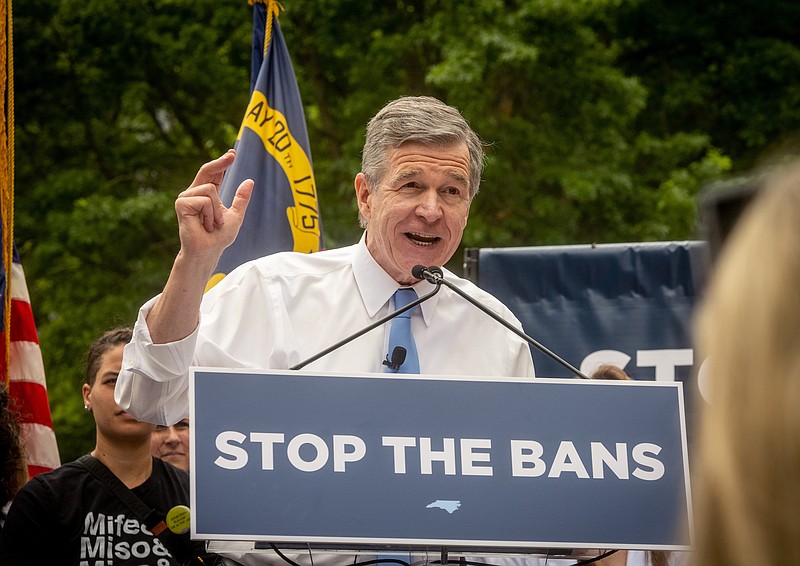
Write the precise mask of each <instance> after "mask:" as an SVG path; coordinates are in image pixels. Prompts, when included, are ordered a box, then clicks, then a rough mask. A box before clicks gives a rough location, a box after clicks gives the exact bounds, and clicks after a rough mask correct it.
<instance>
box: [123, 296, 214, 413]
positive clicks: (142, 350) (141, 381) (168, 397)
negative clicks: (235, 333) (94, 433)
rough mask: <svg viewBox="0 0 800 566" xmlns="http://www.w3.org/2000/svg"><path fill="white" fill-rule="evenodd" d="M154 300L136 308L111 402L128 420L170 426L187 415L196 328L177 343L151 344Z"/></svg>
mask: <svg viewBox="0 0 800 566" xmlns="http://www.w3.org/2000/svg"><path fill="white" fill-rule="evenodd" d="M157 300H158V297H154V298H153V299H151V300H149V301H148V302H147V303H145V304H144V305H143V306H142V308H141V309H139V315H138V317H137V319H136V324H135V325H134V328H133V339H132V340H131V342H130V343H129V344H127V345H126V346H125V349H124V351H123V355H122V368H121V370H120V372H119V377H118V379H117V385H116V388H115V390H114V400H115V401H116V402H117V404H118V405H119V406H120V407H121V408H122V409H123V410H124V411H126V412H127V413H128V414H129V415H131V416H132V417H134V418H136V419H139V420H141V421H147V422H151V423H156V424H161V425H167V426H169V425H172V424H174V423H176V422H178V421H179V420H181V419H182V418H184V417H186V416H187V415H188V414H189V395H188V392H189V380H188V374H189V367H190V366H191V364H192V357H193V356H194V350H195V346H196V344H197V336H198V329H199V326H198V327H197V328H195V329H194V331H193V332H192V333H191V334H190V335H189V336H187V337H186V338H184V339H182V340H179V341H177V342H170V343H168V344H153V340H152V338H151V337H150V331H149V329H148V328H147V322H146V319H147V315H148V313H149V312H150V309H152V307H153V305H154V304H155V302H156V301H157Z"/></svg>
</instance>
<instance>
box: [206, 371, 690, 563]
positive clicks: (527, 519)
mask: <svg viewBox="0 0 800 566" xmlns="http://www.w3.org/2000/svg"><path fill="white" fill-rule="evenodd" d="M190 407H191V414H190V416H191V422H192V427H193V428H192V436H191V445H192V446H191V514H192V516H191V534H192V538H195V539H205V540H209V541H215V542H214V544H215V545H217V546H219V545H220V544H222V545H223V546H224V543H225V541H229V542H230V545H231V547H232V548H235V547H237V546H238V547H241V546H242V545H243V544H247V543H253V548H258V547H263V548H268V547H270V545H275V546H276V547H278V548H280V549H288V550H289V551H291V549H298V548H300V549H304V552H308V551H309V550H310V551H312V552H317V551H319V552H322V551H326V550H333V551H335V552H338V551H345V550H346V551H361V552H362V553H363V552H373V553H375V552H378V551H381V552H383V551H386V550H391V549H412V550H415V551H418V552H423V553H424V552H432V553H438V552H440V550H442V549H447V550H449V552H451V553H456V552H457V553H466V554H470V555H484V554H485V555H492V554H497V553H501V554H502V553H512V554H519V555H526V554H542V553H545V552H546V553H548V554H552V553H553V551H554V549H555V550H556V551H557V550H558V549H562V550H563V551H564V552H565V553H566V552H569V551H571V550H572V549H598V548H606V549H607V548H619V549H652V550H688V548H689V546H690V538H691V520H690V517H691V506H690V499H691V494H690V486H689V471H688V458H687V445H686V430H685V415H684V406H683V392H682V384H681V383H665V382H642V381H625V382H622V381H603V380H591V381H586V380H577V379H542V378H538V379H535V380H530V379H502V380H499V379H496V378H486V379H481V378H464V377H449V376H436V375H413V376H412V375H398V374H385V375H381V374H364V375H352V374H347V375H344V374H335V373H320V372H306V371H303V372H286V371H283V372H281V371H244V370H235V371H234V370H222V369H218V368H213V369H212V368H193V369H192V370H191V373H190Z"/></svg>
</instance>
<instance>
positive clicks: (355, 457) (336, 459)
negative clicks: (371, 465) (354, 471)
mask: <svg viewBox="0 0 800 566" xmlns="http://www.w3.org/2000/svg"><path fill="white" fill-rule="evenodd" d="M348 446H352V447H353V451H352V452H348V451H347V447H348ZM366 453H367V445H366V444H365V443H364V441H363V440H361V439H360V438H359V437H357V436H350V435H347V434H334V435H333V471H334V472H343V471H345V470H344V467H345V464H346V463H347V462H358V461H359V460H360V459H361V458H363V457H364V456H365V455H366Z"/></svg>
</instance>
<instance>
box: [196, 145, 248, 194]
mask: <svg viewBox="0 0 800 566" xmlns="http://www.w3.org/2000/svg"><path fill="white" fill-rule="evenodd" d="M235 158H236V152H235V151H234V150H233V149H229V150H228V151H226V152H225V153H224V154H222V155H220V156H219V157H217V158H216V159H214V160H213V161H209V162H208V163H205V164H204V165H203V166H202V167H200V170H199V171H198V172H197V175H195V178H194V181H192V184H191V185H189V188H192V187H196V186H198V185H204V184H206V183H211V184H213V185H215V186H216V187H217V190H219V185H220V183H222V175H223V174H224V173H225V170H226V169H228V167H230V166H231V165H232V164H233V160H234V159H235Z"/></svg>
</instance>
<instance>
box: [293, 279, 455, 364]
mask: <svg viewBox="0 0 800 566" xmlns="http://www.w3.org/2000/svg"><path fill="white" fill-rule="evenodd" d="M417 279H422V278H421V277H418V278H417ZM431 283H433V284H434V285H436V287H435V288H434V289H433V291H431V292H430V293H428V294H427V295H422V296H421V297H420V298H418V299H417V300H416V301H411V302H410V303H408V304H407V305H406V306H404V307H403V308H400V309H397V310H396V311H394V312H390V313H389V314H387V315H386V316H384V317H382V318H380V319H378V320H376V321H375V322H373V323H372V324H370V325H369V326H366V327H364V328H362V329H361V330H359V331H358V332H355V333H353V334H351V335H350V336H348V337H347V338H344V339H342V340H339V341H338V342H336V344H333V345H332V346H329V347H328V348H325V349H324V350H322V351H321V352H318V353H316V354H314V355H313V356H311V357H310V358H308V359H306V360H303V361H302V362H300V363H299V364H295V365H293V366H291V367H290V368H289V369H290V370H298V369H302V368H303V367H305V366H307V365H308V364H310V363H311V362H314V361H316V360H318V359H320V358H321V357H322V356H325V355H327V354H330V353H331V352H333V351H334V350H336V349H338V348H341V347H342V346H344V345H345V344H347V343H348V342H352V341H353V340H355V339H356V338H358V337H359V336H363V335H364V334H366V333H367V332H369V331H370V330H373V329H375V328H377V327H379V326H381V325H382V324H386V323H387V322H389V321H390V320H392V319H393V318H395V317H396V316H399V315H401V314H403V313H404V312H406V311H407V310H410V309H413V308H414V307H415V306H417V305H418V304H420V303H423V302H425V301H427V300H428V299H430V298H431V297H433V296H434V295H435V294H436V293H438V292H439V289H441V288H442V285H441V282H439V283H435V282H431ZM401 363H402V362H401Z"/></svg>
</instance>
